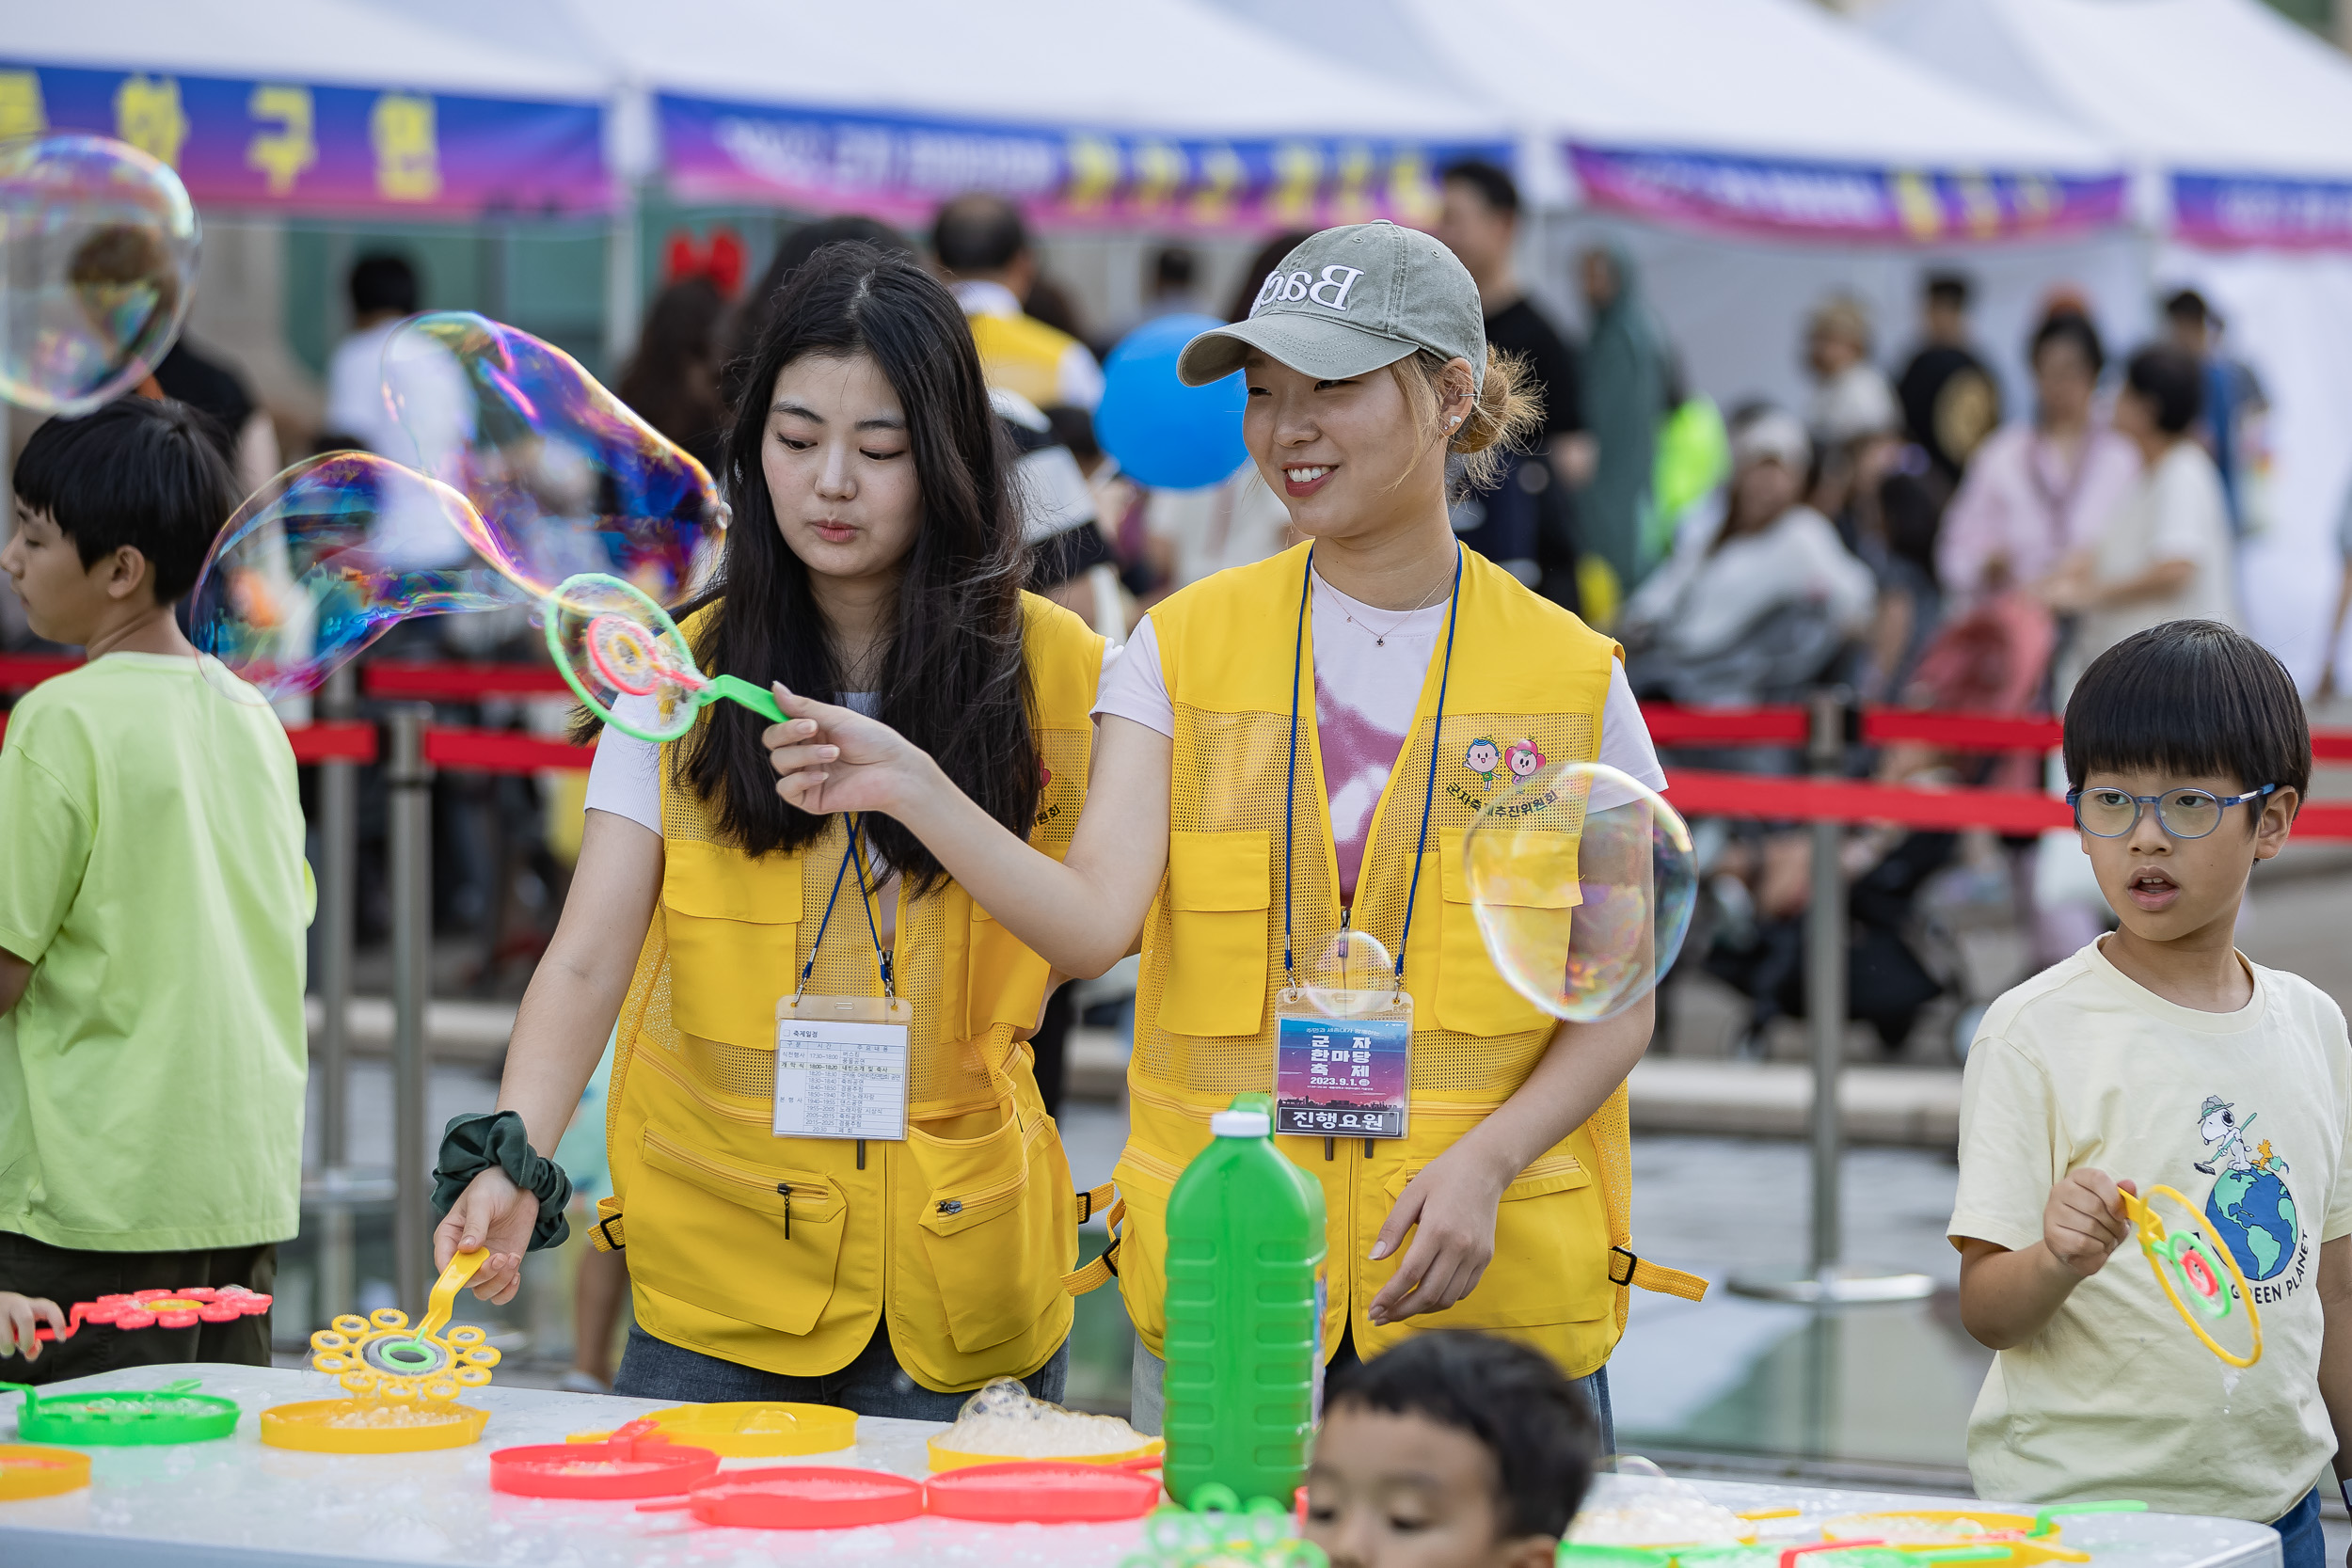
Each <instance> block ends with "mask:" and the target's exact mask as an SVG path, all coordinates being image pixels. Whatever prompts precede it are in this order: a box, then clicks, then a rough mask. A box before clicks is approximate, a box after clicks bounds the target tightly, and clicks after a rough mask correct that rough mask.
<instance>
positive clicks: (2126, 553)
mask: <svg viewBox="0 0 2352 1568" xmlns="http://www.w3.org/2000/svg"><path fill="white" fill-rule="evenodd" d="M2091 550H2092V562H2093V572H2094V575H2095V576H2096V578H2097V579H2098V580H2099V581H2100V582H2101V583H2116V582H2123V581H2127V580H2129V579H2130V578H2136V577H2137V576H2139V575H2140V574H2141V573H2143V572H2145V571H2147V570H2148V568H2149V567H2151V566H2153V565H2155V564H2156V563H2157V562H2163V561H2186V562H2192V563H2194V564H2195V566H2196V568H2197V571H2196V575H2195V576H2193V577H2191V578H2189V579H2188V584H2187V586H2186V587H2185V588H2183V589H2182V590H2181V591H2180V592H2179V593H2177V594H2172V595H2171V596H2170V597H2169V598H2162V599H2141V600H2138V601H2137V602H2136V603H2133V604H2126V605H2116V606H2114V607H2112V608H2109V609H2105V610H2086V611H2084V613H2083V617H2082V620H2081V621H2080V622H2079V623H2078V624H2077V625H2076V627H2075V631H2074V642H2073V643H2072V645H2071V646H2070V648H2069V650H2068V653H2069V659H2068V662H2069V664H2070V666H2071V667H2072V668H2073V670H2074V672H2076V673H2080V672H2081V671H2083V670H2085V669H2087V668H2089V666H2090V661H2091V660H2092V659H2094V658H2097V657H2099V656H2100V655H2101V654H2103V653H2106V651H2107V650H2108V649H2109V648H2112V647H2114V646H2115V645H2116V644H2117V643H2118V642H2121V641H2123V639H2125V638H2127V637H2129V636H2131V635H2132V634H2133V633H2134V632H2138V631H2145V630H2147V629H2148V628H2149V627H2150V626H2161V625H2163V624H2164V623H2165V622H2167V621H2182V620H2190V619H2196V620H2207V621H2219V622H2221V623H2223V624H2224V625H2226V626H2236V625H2237V624H2238V615H2237V589H2236V585H2235V583H2234V582H2233V573H2232V571H2231V561H2230V556H2231V543H2230V504H2229V501H2228V499H2226V498H2225V497H2224V496H2223V494H2222V490H2221V475H2220V474H2219V473H2218V472H2217V470H2216V469H2215V467H2214V466H2213V459H2212V458H2210V457H2208V456H2206V455H2205V449H2204V448H2202V447H2201V446H2199V445H2198V444H2197V443H2196V442H2194V441H2175V442H2173V443H2172V450H2171V451H2168V452H2166V453H2165V454H2164V455H2163V456H2162V457H2160V458H2158V459H2156V462H2155V465H2154V467H2150V468H2147V469H2145V470H2143V471H2142V472H2141V474H2140V476H2139V483H2137V484H2135V485H2133V486H2132V487H2131V488H2130V489H2129V490H2127V491H2125V492H2124V494H2123V498H2122V499H2121V500H2120V501H2118V502H2117V503H2116V505H2115V508H2114V510H2113V511H2111V512H2109V513H2108V514H2107V515H2106V523H2105V524H2104V525H2103V526H2102V527H2101V528H2100V530H2099V537H2098V539H2097V541H2096V542H2095V543H2094V544H2093V545H2092V546H2091ZM2068 685H2069V686H2070V687H2071V686H2072V685H2073V682H2072V681H2071V680H2070V681H2069V682H2068Z"/></svg>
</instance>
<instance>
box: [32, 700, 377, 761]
mask: <svg viewBox="0 0 2352 1568" xmlns="http://www.w3.org/2000/svg"><path fill="white" fill-rule="evenodd" d="M7 736H8V715H7V714H5V713H0V740H5V739H6V738H7ZM286 738H287V739H288V740H289V741H291V742H293V743H294V761H295V762H296V763H298V764H300V765H301V766H303V767H306V768H307V767H310V765H312V764H314V763H321V762H359V763H368V762H373V761H374V760H375V758H376V733H375V726H374V725H373V724H361V723H350V722H346V723H334V724H294V725H289V726H288V727H287V730H286Z"/></svg>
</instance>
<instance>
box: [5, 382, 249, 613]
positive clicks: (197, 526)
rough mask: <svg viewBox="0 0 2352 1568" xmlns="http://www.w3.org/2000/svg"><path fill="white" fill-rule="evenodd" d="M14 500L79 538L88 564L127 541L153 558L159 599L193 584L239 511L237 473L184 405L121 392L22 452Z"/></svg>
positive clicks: (47, 429) (46, 428)
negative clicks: (209, 552)
mask: <svg viewBox="0 0 2352 1568" xmlns="http://www.w3.org/2000/svg"><path fill="white" fill-rule="evenodd" d="M14 483H15V487H16V499H17V503H18V504H19V505H21V506H23V507H24V509H25V510H26V511H28V512H38V513H41V514H43V515H46V516H47V517H48V518H49V520H50V521H51V522H54V523H56V525H57V531H58V532H60V533H63V534H64V535H66V537H68V538H70V539H72V541H73V547H74V548H75V550H77V551H78V552H80V554H81V557H82V565H83V566H84V567H85V568H87V567H91V566H95V565H96V564H98V562H101V561H103V559H105V558H106V557H107V556H110V555H112V554H113V553H114V552H115V551H116V550H118V549H120V548H121V547H122V546H125V545H128V546H131V547H132V548H134V549H135V550H137V551H138V552H139V554H141V555H143V556H145V557H146V558H147V569H148V572H149V575H150V581H151V584H152V586H153V588H154V592H155V602H156V603H157V604H159V605H168V604H176V603H177V602H179V600H180V599H182V598H183V597H184V596H185V595H186V594H187V592H188V590H189V589H191V588H193V587H195V586H196V574H197V573H198V572H199V570H201V569H202V568H203V565H204V553H205V551H207V550H209V549H211V548H212V547H213V536H214V535H215V534H217V533H218V532H219V531H220V526H221V524H223V523H225V522H227V521H228V520H229V515H230V513H232V512H234V511H236V510H237V504H238V502H239V500H240V499H242V498H240V497H239V496H238V494H237V482H236V479H235V478H234V476H232V475H231V474H230V471H229V465H228V463H227V462H226V461H225V460H224V459H223V458H222V457H221V455H220V449H219V448H218V447H216V446H215V445H214V444H213V441H212V438H211V437H210V436H208V435H207V434H206V430H205V419H204V416H203V415H201V414H199V413H198V412H197V411H196V410H195V409H193V408H190V407H188V406H187V405H186V404H180V403H170V402H159V401H157V400H156V399H154V398H146V397H137V396H132V397H123V398H117V399H116V400H115V401H114V402H112V403H109V404H102V405H101V406H99V407H97V408H94V409H92V410H91V411H90V412H88V413H87V414H85V415H82V416H81V417H80V418H79V419H64V418H58V419H53V420H47V421H46V422H44V423H43V424H42V425H41V426H40V429H38V430H36V431H34V432H33V438H32V439H31V440H29V441H27V442H25V443H24V455H23V456H21V457H19V458H18V459H17V460H16V477H15V481H14Z"/></svg>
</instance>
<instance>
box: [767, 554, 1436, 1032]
mask: <svg viewBox="0 0 2352 1568" xmlns="http://www.w3.org/2000/svg"><path fill="white" fill-rule="evenodd" d="M1314 580H1315V550H1314V546H1312V545H1310V546H1307V573H1306V577H1305V578H1304V579H1303V580H1302V581H1301V582H1300V583H1299V585H1298V630H1297V632H1296V633H1295V635H1294V636H1293V638H1292V640H1291V750H1290V775H1289V777H1288V779H1287V780H1286V781H1285V782H1284V783H1283V785H1282V974H1283V975H1284V976H1285V977H1286V978H1287V979H1288V980H1289V981H1290V985H1291V989H1292V990H1297V989H1298V966H1297V964H1296V963H1295V961H1294V958H1293V954H1292V942H1291V840H1292V838H1293V837H1294V836H1295V832H1296V826H1295V825H1296V822H1297V812H1296V806H1297V800H1298V678H1299V674H1300V673H1301V671H1302V670H1303V668H1304V666H1303V664H1302V662H1301V660H1302V658H1303V657H1304V656H1305V653H1306V649H1307V595H1308V594H1309V593H1310V592H1311V590H1312V589H1313V587H1314ZM1461 602H1462V546H1460V545H1459V544H1458V543H1457V544H1456V545H1455V546H1454V588H1453V591H1452V592H1451V593H1450V594H1447V596H1446V601H1445V662H1444V663H1443V664H1441V665H1439V666H1438V711H1437V714H1436V715H1435V717H1434V719H1433V721H1432V722H1431V724H1430V730H1429V780H1428V784H1427V785H1426V787H1424V788H1423V790H1422V798H1421V836H1420V837H1419V838H1417V839H1415V840H1414V842H1413V880H1412V883H1411V885H1410V886H1409V887H1408V888H1406V893H1405V926H1404V928H1403V929H1401V930H1400V931H1398V932H1397V935H1396V989H1397V990H1400V991H1401V990H1404V989H1405V944H1406V942H1409V941H1411V940H1412V935H1413V903H1414V901H1415V900H1416V899H1417V898H1419V897H1420V895H1421V863H1422V856H1423V855H1425V854H1427V853H1428V851H1429V808H1430V807H1431V806H1432V805H1433V804H1435V803H1436V801H1437V799H1438V747H1439V746H1440V745H1441V744H1442V743H1443V742H1444V739H1445V688H1446V682H1447V680H1448V679H1449V678H1450V677H1451V676H1452V675H1453V673H1454V620H1455V612H1456V611H1457V610H1459V609H1460V608H1461ZM1424 678H1425V677H1424ZM1406 738H1407V739H1408V740H1409V739H1410V738H1411V736H1410V734H1409V732H1408V733H1407V736H1406ZM1338 852H1339V850H1338V847H1337V846H1333V847H1332V853H1333V854H1335V855H1336V854H1337V853H1338ZM1361 875H1362V874H1361V872H1360V871H1359V873H1358V877H1359V885H1358V887H1357V889H1356V891H1357V893H1358V895H1359V896H1360V895H1361V894H1362V893H1363V887H1362V885H1361V881H1360V879H1361ZM1347 918H1348V917H1347V914H1346V912H1345V911H1342V913H1341V916H1340V924H1341V926H1342V927H1345V926H1346V924H1347ZM811 961H812V962H814V961H815V960H814V959H813V958H812V959H811Z"/></svg>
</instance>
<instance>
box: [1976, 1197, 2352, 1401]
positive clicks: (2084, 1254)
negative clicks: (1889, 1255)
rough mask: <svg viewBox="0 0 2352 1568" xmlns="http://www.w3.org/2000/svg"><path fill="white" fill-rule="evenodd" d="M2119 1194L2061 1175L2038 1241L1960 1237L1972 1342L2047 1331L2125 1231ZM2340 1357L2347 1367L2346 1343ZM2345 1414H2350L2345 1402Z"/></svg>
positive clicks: (2014, 1340) (2009, 1342)
mask: <svg viewBox="0 0 2352 1568" xmlns="http://www.w3.org/2000/svg"><path fill="white" fill-rule="evenodd" d="M2119 1190H2120V1191H2122V1192H2131V1193H2137V1191H2138V1190H2139V1189H2138V1188H2137V1187H2136V1186H2134V1185H2133V1184H2132V1183H2130V1182H2129V1181H2116V1180H2110V1179H2109V1178H2108V1176H2107V1173H2106V1172H2105V1171H2102V1170H2091V1169H2090V1168H2088V1167H2086V1168H2084V1169H2082V1170H2077V1171H2069V1172H2068V1173H2067V1175H2066V1177H2065V1179H2064V1180H2061V1181H2059V1182H2058V1185H2057V1186H2055V1187H2052V1188H2051V1189H2050V1200H2049V1202H2048V1203H2046V1204H2044V1205H2043V1206H2042V1240H2040V1241H2039V1242H2036V1243H2034V1244H2033V1245H2031V1246H2029V1247H2025V1248H2022V1249H2021V1250H2019V1251H2016V1252H2011V1251H2010V1249H2009V1248H2007V1247H2004V1246H1996V1245H1994V1243H1991V1242H1987V1241H1983V1240H1980V1239H1979V1238H1977V1237H1974V1236H1967V1237H1963V1238H1962V1239H1961V1243H1960V1321H1961V1325H1962V1326H1963V1327H1964V1328H1966V1329H1967V1330H1968V1333H1969V1335H1970V1336H1971V1337H1972V1338H1975V1340H1976V1341H1977V1342H1978V1343H1979V1344H1980V1345H1983V1346H1984V1347H1985V1348H1986V1349H1988V1350H2009V1349H2010V1348H2012V1347H2013V1346H2017V1345H2021V1344H2024V1343H2025V1342H2026V1340H2028V1339H2030V1338H2033V1337H2034V1336H2035V1335H2037V1334H2039V1333H2041V1332H2042V1329H2043V1328H2044V1327H2045V1326H2047V1324H2048V1323H2049V1322H2050V1320H2051V1319H2052V1318H2053V1317H2055V1316H2056V1315H2057V1314H2058V1308H2059V1307H2062V1306H2064V1305H2065V1304H2066V1298H2067V1297H2068V1296H2070V1295H2072V1294H2073V1293H2074V1287H2075V1286H2077V1285H2079V1284H2081V1283H2082V1282H2083V1281H2084V1280H2086V1279H2089V1278H2090V1276H2091V1275H2094V1274H2097V1273H2098V1272H2099V1271H2100V1269H2102V1268H2104V1267H2105V1266H2106V1260H2107V1258H2108V1256H2109V1255H2110V1254H2112V1253H2113V1252H2114V1251H2115V1249H2116V1247H2117V1246H2118V1245H2120V1244H2121V1243H2122V1241H2123V1239H2124V1238H2125V1237H2127V1236H2129V1235H2130V1234H2131V1233H2132V1227H2131V1225H2130V1222H2128V1221H2127V1220H2125V1219H2124V1217H2123V1200H2122V1198H2121V1197H2119V1196H2116V1195H2117V1193H2118V1192H2119ZM2347 1332H2352V1330H2348V1331H2347ZM2345 1355H2346V1357H2347V1361H2348V1363H2352V1344H2348V1345H2347V1346H2346V1348H2345ZM2347 1393H2352V1385H2348V1386H2347ZM2346 1410H2347V1414H2352V1402H2347V1405H2346Z"/></svg>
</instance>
